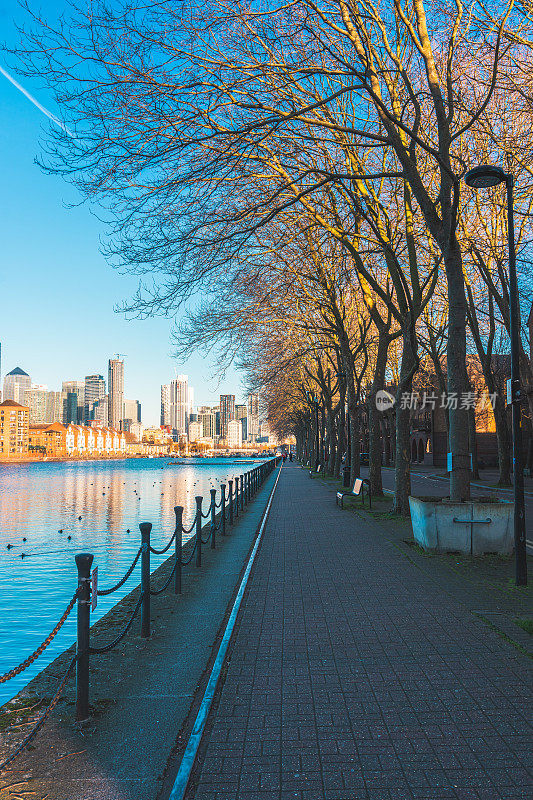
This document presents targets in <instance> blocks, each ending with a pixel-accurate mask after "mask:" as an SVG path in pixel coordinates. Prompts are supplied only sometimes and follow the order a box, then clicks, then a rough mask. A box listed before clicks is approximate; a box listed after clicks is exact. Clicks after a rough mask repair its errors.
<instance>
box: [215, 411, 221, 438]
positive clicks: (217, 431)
mask: <svg viewBox="0 0 533 800" xmlns="http://www.w3.org/2000/svg"><path fill="white" fill-rule="evenodd" d="M215 436H220V411H215Z"/></svg>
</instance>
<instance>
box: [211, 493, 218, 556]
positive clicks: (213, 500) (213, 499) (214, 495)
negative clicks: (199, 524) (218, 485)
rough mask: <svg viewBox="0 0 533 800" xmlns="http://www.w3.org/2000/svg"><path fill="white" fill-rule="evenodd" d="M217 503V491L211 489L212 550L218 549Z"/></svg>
mask: <svg viewBox="0 0 533 800" xmlns="http://www.w3.org/2000/svg"><path fill="white" fill-rule="evenodd" d="M216 501H217V490H216V489H211V550H214V549H215V547H216V540H215V534H216V531H217V521H216V516H217V510H216Z"/></svg>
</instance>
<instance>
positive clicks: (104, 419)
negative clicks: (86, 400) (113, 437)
mask: <svg viewBox="0 0 533 800" xmlns="http://www.w3.org/2000/svg"><path fill="white" fill-rule="evenodd" d="M108 419H109V395H107V394H106V395H104V397H100V399H99V400H95V401H94V402H93V403H91V404H90V405H89V409H88V418H87V422H96V423H98V426H99V427H101V428H106V427H107V425H108Z"/></svg>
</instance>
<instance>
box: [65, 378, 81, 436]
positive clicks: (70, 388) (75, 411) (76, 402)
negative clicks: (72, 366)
mask: <svg viewBox="0 0 533 800" xmlns="http://www.w3.org/2000/svg"><path fill="white" fill-rule="evenodd" d="M62 393H63V423H64V424H65V425H68V424H69V422H73V423H74V424H75V425H83V420H84V415H85V381H63V386H62Z"/></svg>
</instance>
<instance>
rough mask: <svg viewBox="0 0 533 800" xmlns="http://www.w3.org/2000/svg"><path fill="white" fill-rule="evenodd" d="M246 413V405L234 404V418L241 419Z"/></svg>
mask: <svg viewBox="0 0 533 800" xmlns="http://www.w3.org/2000/svg"><path fill="white" fill-rule="evenodd" d="M246 414H247V409H246V405H245V404H244V403H243V404H242V405H241V404H239V403H237V404H236V406H235V419H243V417H245V416H246Z"/></svg>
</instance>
